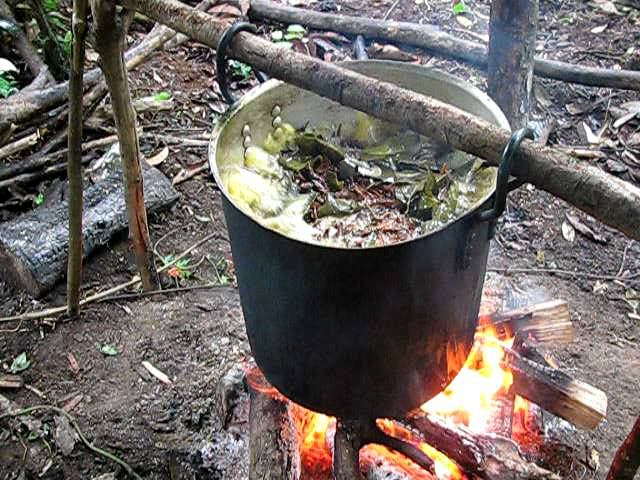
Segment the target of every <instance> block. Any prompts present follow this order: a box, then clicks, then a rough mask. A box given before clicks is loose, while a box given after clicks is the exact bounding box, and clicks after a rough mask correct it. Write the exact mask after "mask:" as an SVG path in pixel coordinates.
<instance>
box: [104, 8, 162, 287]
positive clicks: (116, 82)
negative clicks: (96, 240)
mask: <svg viewBox="0 0 640 480" xmlns="http://www.w3.org/2000/svg"><path fill="white" fill-rule="evenodd" d="M91 11H92V12H93V18H94V19H95V22H96V29H95V31H96V51H97V52H98V54H99V55H100V67H101V69H102V71H103V73H104V76H105V80H106V82H107V85H108V87H109V94H110V95H111V104H112V105H113V115H114V120H115V123H116V128H117V130H118V140H119V142H120V154H121V156H122V169H123V172H124V185H125V198H126V205H127V214H128V217H129V239H130V241H131V246H132V249H133V253H134V256H135V260H136V265H137V267H138V272H139V273H140V280H141V282H142V286H143V288H144V289H145V290H147V291H149V290H155V289H157V288H158V285H159V282H158V275H157V273H156V268H155V265H154V259H153V252H152V250H151V245H150V239H149V226H148V224H147V211H146V209H145V206H144V190H143V177H142V168H141V166H140V142H139V140H138V132H137V130H136V112H135V110H134V109H133V105H132V102H131V94H130V92H129V83H128V78H127V68H126V66H125V62H124V56H123V51H124V40H125V35H126V26H125V25H126V22H121V23H122V24H119V23H118V22H117V17H116V4H115V1H112V0H92V1H91ZM123 24H125V25H123Z"/></svg>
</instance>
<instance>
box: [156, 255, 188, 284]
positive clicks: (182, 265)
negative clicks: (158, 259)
mask: <svg viewBox="0 0 640 480" xmlns="http://www.w3.org/2000/svg"><path fill="white" fill-rule="evenodd" d="M174 259H175V257H174V256H173V255H167V256H166V257H164V258H163V259H162V262H163V263H164V265H165V266H166V265H170V264H172V263H173V261H174ZM192 273H193V267H192V266H191V259H189V258H182V259H180V260H178V261H177V262H175V263H173V265H171V267H169V268H168V269H167V275H169V276H170V277H173V278H184V279H187V278H189V277H191V275H192Z"/></svg>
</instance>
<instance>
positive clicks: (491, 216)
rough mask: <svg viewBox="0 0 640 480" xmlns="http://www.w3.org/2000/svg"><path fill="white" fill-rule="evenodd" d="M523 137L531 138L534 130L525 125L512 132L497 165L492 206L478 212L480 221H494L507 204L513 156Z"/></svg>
mask: <svg viewBox="0 0 640 480" xmlns="http://www.w3.org/2000/svg"><path fill="white" fill-rule="evenodd" d="M525 138H529V139H531V140H533V138H534V131H533V129H532V128H531V127H529V126H527V127H524V128H521V129H520V130H517V131H515V132H513V134H512V135H511V138H510V139H509V143H507V146H506V147H505V149H504V151H503V152H502V158H501V160H500V166H499V167H498V178H497V179H496V192H495V195H494V201H493V207H491V208H490V209H489V210H485V211H484V212H481V213H480V220H482V221H496V220H497V219H498V217H500V215H502V213H503V212H504V209H505V206H506V204H507V193H509V185H508V184H509V177H510V176H511V167H512V165H513V157H514V155H515V153H516V152H517V151H518V148H519V147H520V144H521V143H522V141H523V140H524V139H525Z"/></svg>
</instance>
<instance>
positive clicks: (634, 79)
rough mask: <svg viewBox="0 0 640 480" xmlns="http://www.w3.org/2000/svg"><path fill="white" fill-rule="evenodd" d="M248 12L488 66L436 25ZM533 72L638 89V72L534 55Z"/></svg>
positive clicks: (257, 1) (483, 51)
mask: <svg viewBox="0 0 640 480" xmlns="http://www.w3.org/2000/svg"><path fill="white" fill-rule="evenodd" d="M249 15H250V16H251V17H253V18H257V19H262V20H271V21H274V22H282V23H290V24H291V23H296V24H302V25H305V26H307V27H309V28H315V29H318V30H333V31H336V32H341V33H346V34H352V35H364V36H365V37H367V38H372V39H373V38H377V39H381V40H387V41H391V42H395V43H401V44H402V43H404V44H407V45H412V46H414V47H420V48H424V49H425V50H427V51H429V52H431V53H434V54H436V55H441V56H444V57H447V58H454V59H456V60H461V61H463V62H467V63H471V64H473V65H477V66H478V67H480V68H487V47H486V46H485V45H484V44H482V43H477V42H472V41H469V40H463V39H461V38H456V37H454V36H453V35H450V34H448V33H446V32H444V31H442V30H440V28H438V27H437V26H435V25H419V24H416V23H408V22H392V21H382V20H378V19H369V18H362V17H349V16H346V15H336V14H331V13H321V12H314V11H311V10H304V9H300V8H294V7H290V6H287V5H283V4H278V3H274V2H271V1H268V0H252V1H251V8H250V10H249ZM534 73H535V74H536V75H538V76H541V77H547V78H553V79H555V80H561V81H563V82H570V83H578V84H582V85H588V86H592V87H609V88H619V89H622V90H640V72H637V71H632V70H613V69H604V68H595V67H586V66H582V65H573V64H570V63H565V62H559V61H555V60H547V59H545V58H540V57H536V59H535V65H534Z"/></svg>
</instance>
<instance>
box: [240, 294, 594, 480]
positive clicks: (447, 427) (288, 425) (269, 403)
mask: <svg viewBox="0 0 640 480" xmlns="http://www.w3.org/2000/svg"><path fill="white" fill-rule="evenodd" d="M572 336H573V330H572V326H571V323H570V321H569V312H568V308H567V305H566V303H565V302H563V301H551V302H546V303H541V304H538V305H534V306H532V307H528V308H524V309H520V310H514V311H511V312H506V313H502V314H488V313H487V314H482V315H481V316H480V318H479V327H478V330H477V333H476V338H475V342H474V346H473V348H472V350H471V353H470V354H469V355H468V357H467V358H466V359H465V358H457V355H456V352H455V351H454V352H451V353H450V355H449V358H448V361H449V364H452V365H455V363H454V362H460V363H459V364H458V367H456V368H455V370H458V368H459V365H460V364H463V366H462V368H461V369H460V371H459V373H458V374H457V376H456V377H455V378H454V380H453V381H452V382H451V383H450V384H449V385H448V386H447V387H446V389H445V390H444V391H443V392H441V393H440V394H438V395H437V396H436V397H434V398H432V399H431V400H429V401H428V402H426V403H424V404H423V405H421V406H420V407H419V408H418V409H416V410H415V411H413V412H408V413H407V415H406V417H405V418H403V419H376V420H375V421H374V422H372V424H371V425H370V426H367V425H363V423H362V421H361V420H360V421H355V422H351V421H347V420H344V421H343V419H336V418H333V417H330V416H327V415H324V414H323V413H317V412H312V411H310V410H307V409H305V408H303V407H301V406H299V405H296V404H295V403H293V402H291V401H289V400H288V399H286V398H285V397H284V396H282V395H281V394H280V393H279V392H278V391H277V390H276V389H274V388H273V387H271V386H270V385H269V384H268V382H267V381H266V379H265V378H264V377H263V376H262V373H261V372H260V370H259V369H258V368H257V367H256V366H252V367H250V368H249V371H248V372H247V381H248V384H249V386H250V387H251V388H250V390H251V419H250V425H251V442H252V445H253V446H252V448H251V450H252V460H251V469H252V476H251V478H264V477H262V476H261V475H263V473H264V471H267V470H264V471H263V472H261V471H260V469H264V468H271V467H272V465H271V467H265V465H264V458H266V456H268V454H265V451H269V452H271V454H272V455H271V457H272V458H271V461H272V462H273V461H275V462H277V463H278V462H279V463H280V466H279V468H282V472H283V474H284V475H283V477H282V478H295V479H306V480H325V479H331V478H337V479H341V478H345V479H346V478H355V477H353V476H352V474H353V472H354V468H355V469H357V470H358V471H359V472H360V473H362V474H363V475H364V477H365V478H367V479H382V478H385V479H398V480H401V479H406V480H408V479H440V480H448V479H451V480H461V479H470V478H477V477H481V478H560V477H559V476H557V475H556V474H555V473H553V472H551V471H549V470H546V469H545V468H542V467H540V466H539V465H538V464H537V463H541V462H544V459H542V458H541V456H540V454H539V452H540V451H541V447H542V446H543V445H544V443H545V441H546V439H545V435H544V429H543V426H542V421H543V420H542V416H541V410H540V408H539V407H540V406H541V407H543V408H545V409H546V410H547V411H549V412H551V413H553V414H555V415H558V416H560V417H562V418H564V419H565V420H568V421H569V422H571V423H573V424H574V425H576V426H579V427H583V428H594V427H595V426H596V425H597V424H598V423H599V422H600V420H602V418H603V417H604V415H605V412H606V396H605V395H604V394H603V393H602V392H601V391H599V390H597V389H595V388H593V387H591V386H589V385H586V384H584V383H582V382H579V381H577V380H573V379H571V378H569V377H568V376H567V375H566V374H564V373H562V372H561V371H560V370H557V369H556V368H555V365H554V364H553V363H551V362H549V360H547V359H546V358H545V357H544V356H542V355H541V354H540V353H538V351H537V350H536V348H535V346H536V345H537V344H543V343H551V342H566V341H569V340H570V339H571V338H572ZM525 397H526V398H525ZM258 416H259V418H257V417H258ZM365 423H366V422H365ZM258 425H259V426H258ZM372 429H373V430H375V433H372ZM256 445H260V447H259V448H260V449H261V452H260V453H256V455H260V456H262V457H263V459H262V460H263V462H262V464H261V462H260V461H258V460H256V461H254V460H255V459H254V450H255V448H254V447H255V446H256ZM422 454H423V455H424V457H422V456H421V455H422ZM274 459H275V460H274ZM267 463H269V462H267ZM354 465H355V467H354ZM271 478H274V477H271ZM279 478H280V477H279Z"/></svg>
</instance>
